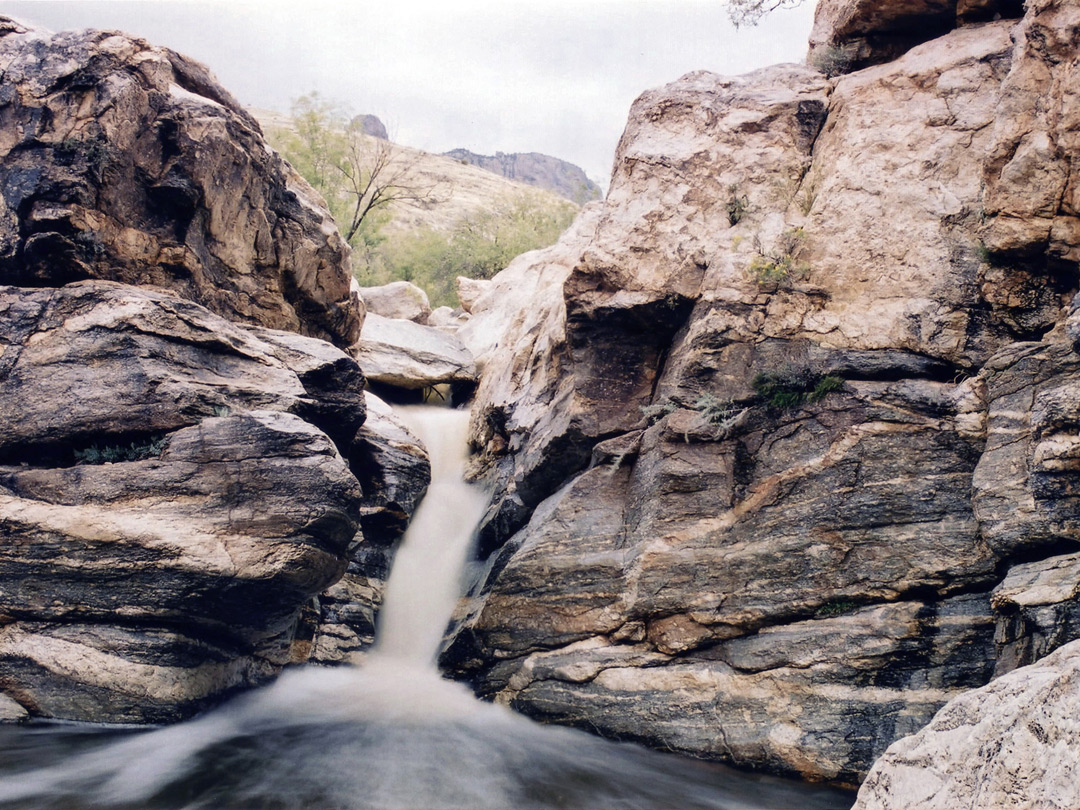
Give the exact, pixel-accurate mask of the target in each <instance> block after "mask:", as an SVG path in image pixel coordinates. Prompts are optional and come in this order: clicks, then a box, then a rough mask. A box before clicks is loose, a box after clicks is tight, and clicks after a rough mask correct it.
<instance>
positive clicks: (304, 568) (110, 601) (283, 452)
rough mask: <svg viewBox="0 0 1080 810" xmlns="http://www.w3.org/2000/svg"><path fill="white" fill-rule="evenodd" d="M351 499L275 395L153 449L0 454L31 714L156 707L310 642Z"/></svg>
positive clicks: (11, 603)
mask: <svg viewBox="0 0 1080 810" xmlns="http://www.w3.org/2000/svg"><path fill="white" fill-rule="evenodd" d="M358 499H359V487H358V486H357V484H356V479H355V478H354V477H353V476H352V475H351V474H350V473H349V471H348V468H347V467H346V466H345V463H344V461H343V460H342V459H341V456H340V455H339V454H338V453H337V451H336V449H335V448H334V445H333V444H332V443H331V442H330V440H329V439H328V438H327V437H326V436H325V435H324V434H323V433H321V432H320V431H318V430H317V429H315V428H313V427H312V426H311V425H309V424H307V423H305V422H303V421H302V420H301V419H299V418H298V417H296V416H293V415H291V414H287V413H281V412H277V411H251V412H249V413H247V414H245V415H235V416H225V417H208V418H206V419H204V420H202V421H201V422H200V423H199V424H196V425H193V426H192V427H188V428H183V429H181V430H177V431H175V432H173V433H171V434H169V436H168V437H167V439H166V440H165V444H164V449H163V450H162V451H161V456H160V457H159V458H152V457H151V458H147V459H145V460H134V461H118V462H114V463H107V464H103V465H92V464H83V465H78V466H74V467H66V468H38V467H25V468H24V467H16V468H10V467H9V468H6V469H4V470H3V472H0V514H2V515H3V517H2V518H0V534H2V535H3V536H4V538H5V540H6V542H5V544H4V548H5V553H4V554H3V557H2V559H0V591H2V592H3V593H4V594H5V598H4V604H3V611H4V614H5V616H6V619H7V621H5V622H4V626H3V628H2V629H0V638H2V641H0V658H2V659H3V660H4V662H5V675H4V678H3V679H2V682H0V685H2V687H3V689H4V691H5V692H7V693H8V694H9V695H11V696H13V697H15V698H16V699H17V700H18V701H19V702H20V703H21V704H22V705H23V706H25V707H26V708H27V709H28V710H30V711H31V713H32V714H34V715H36V716H45V717H63V718H67V719H75V720H90V721H109V722H162V721H165V720H170V719H176V718H178V717H182V716H185V715H189V714H191V713H192V712H194V711H195V710H197V709H199V708H201V707H203V706H205V705H206V703H207V702H208V700H210V699H212V698H213V697H216V696H218V695H220V694H222V693H223V692H225V691H227V690H230V689H233V688H236V687H238V686H245V685H251V684H252V683H254V682H258V681H261V680H265V679H266V678H267V677H269V676H270V675H271V674H272V673H273V672H275V671H276V670H277V669H278V668H280V667H281V666H282V665H284V664H286V663H289V662H290V661H297V660H304V659H306V657H307V655H306V650H304V649H302V648H301V649H300V650H294V649H293V642H294V636H295V635H296V633H297V623H298V621H299V619H300V615H299V614H300V608H301V607H302V606H303V605H304V604H305V603H306V602H307V601H308V600H309V599H310V598H311V597H313V596H314V595H316V594H318V593H319V592H320V591H322V590H324V589H325V588H326V587H327V586H328V585H329V584H330V583H332V582H333V581H334V580H336V579H338V578H339V577H340V576H341V574H342V573H343V571H344V568H345V554H346V551H347V549H348V547H349V545H350V543H351V542H352V541H353V538H354V536H355V535H356V532H357V528H358V518H359V515H358V514H357V512H356V502H357V501H358ZM59 561H62V562H59ZM133 625H137V626H138V627H139V628H140V629H134V627H133ZM159 668H160V670H161V674H160V676H159V675H155V674H154V673H155V672H157V670H158V669H159ZM133 694H137V695H139V696H140V699H139V700H137V701H132V700H131V695H133Z"/></svg>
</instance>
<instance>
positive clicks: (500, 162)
mask: <svg viewBox="0 0 1080 810" xmlns="http://www.w3.org/2000/svg"><path fill="white" fill-rule="evenodd" d="M444 154H445V155H446V157H449V158H453V159H454V160H458V161H460V162H462V163H468V164H471V165H473V166H479V167H480V168H481V169H486V170H487V171H489V172H494V173H495V174H500V175H502V176H503V177H506V178H508V179H510V180H516V181H518V182H519V183H525V184H526V185H529V186H536V187H538V188H546V189H547V190H548V191H554V192H555V193H556V194H558V195H560V196H562V197H565V198H566V199H568V200H570V201H571V202H575V203H577V204H578V205H584V204H585V203H587V202H589V201H590V200H598V199H600V198H601V197H602V196H603V192H602V191H601V190H600V187H599V186H598V185H596V183H594V182H593V181H592V180H590V179H589V178H588V177H587V176H586V175H585V172H584V170H583V169H581V168H580V167H578V166H575V165H574V164H573V163H567V162H566V161H565V160H559V159H558V158H554V157H551V156H550V155H542V154H540V153H539V152H513V153H511V154H506V153H505V152H496V153H495V154H494V155H478V154H476V153H475V152H470V151H469V150H468V149H451V150H450V151H449V152H445V153H444Z"/></svg>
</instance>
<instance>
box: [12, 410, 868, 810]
mask: <svg viewBox="0 0 1080 810" xmlns="http://www.w3.org/2000/svg"><path fill="white" fill-rule="evenodd" d="M405 418H406V419H407V420H408V421H409V422H410V424H411V426H412V427H413V429H414V430H415V431H416V432H417V433H419V434H420V435H421V438H422V439H423V440H424V441H425V443H426V444H427V446H428V448H429V450H430V452H431V455H432V468H433V482H432V484H431V487H430V488H429V490H428V494H427V496H426V498H425V500H424V502H423V504H422V505H421V507H420V509H419V510H418V511H417V513H416V515H415V517H414V520H413V524H412V527H411V528H410V529H409V531H408V533H407V535H406V537H405V539H404V541H403V543H402V546H401V548H400V549H399V551H398V554H397V557H396V559H395V563H394V569H393V573H392V574H391V576H390V579H389V582H388V585H387V589H386V597H385V603H384V607H383V609H382V614H381V617H380V624H379V631H378V642H377V644H376V647H375V649H374V651H373V653H372V655H370V656H369V658H368V659H367V660H366V661H365V662H364V663H363V665H362V666H361V667H340V668H321V667H308V668H303V669H298V670H292V671H289V672H286V673H285V674H283V675H282V676H281V677H280V678H279V679H278V680H277V681H276V682H274V683H273V684H272V685H270V686H269V687H266V688H264V689H260V690H256V691H254V692H251V693H248V694H247V695H244V696H242V697H240V698H239V699H237V700H234V701H232V702H231V703H229V704H226V705H225V706H222V707H221V708H219V709H216V710H214V711H212V712H210V713H208V714H206V715H204V716H203V717H201V718H199V719H196V720H194V721H191V722H188V723H182V724H179V725H176V726H171V727H168V728H164V729H160V730H156V731H150V732H145V731H140V732H131V731H128V732H121V733H117V732H115V731H114V732H111V733H110V732H107V731H106V730H104V729H101V728H93V727H86V726H70V725H69V726H56V725H48V724H41V725H38V726H36V727H31V728H29V729H21V728H15V727H11V726H7V727H3V726H0V807H2V808H11V809H12V810H14V809H15V808H18V810H46V809H53V810H56V809H58V808H64V810H76V809H77V808H87V809H89V808H114V809H116V810H119V809H120V808H123V809H124V810H135V809H136V808H138V809H139V810H147V808H162V809H165V808H169V809H176V810H181V809H182V810H226V809H228V808H236V809H239V808H256V807H257V808H274V810H292V808H297V809H299V808H310V809H311V810H335V809H339V810H362V809H363V810H393V809H395V808H401V809H402V810H405V809H406V808H408V809H409V810H425V808H428V809H429V810H434V809H435V808H462V809H465V808H468V809H469V810H484V809H485V808H487V809H489V810H507V809H508V808H522V809H524V808H538V809H539V808H581V810H588V808H601V809H603V810H607V808H727V809H728V810H735V809H736V808H746V810H752V809H756V810H765V809H767V808H774V809H775V810H796V808H800V809H802V810H812V808H846V807H849V806H850V804H851V799H850V797H847V796H845V795H842V794H836V793H833V792H831V791H827V790H817V789H811V788H807V787H805V786H801V785H797V784H792V783H786V782H781V781H779V780H771V779H768V778H764V777H755V776H750V775H745V774H738V773H736V772H733V771H730V770H727V769H721V768H718V767H712V766H704V765H699V764H697V763H693V762H689V761H685V760H680V759H677V758H674V757H668V756H664V755H660V754H656V753H653V752H650V751H647V750H645V749H642V748H639V747H637V746H632V745H623V744H616V743H610V742H606V741H604V740H601V739H599V738H597V737H593V736H591V735H588V734H585V733H583V732H579V731H574V730H572V729H566V728H556V727H548V726H541V725H538V724H536V723H533V722H531V721H529V720H526V719H525V718H523V717H520V716H518V715H515V714H514V713H512V712H510V711H509V710H507V709H504V708H502V707H499V706H494V705H491V704H486V703H481V702H480V701H478V700H476V699H475V698H474V697H473V696H472V694H471V692H470V691H469V690H468V689H467V688H465V687H464V686H462V685H460V684H456V683H453V682H450V681H446V680H443V679H442V678H440V677H439V674H438V672H437V670H436V669H435V666H434V662H435V657H436V655H437V652H438V649H439V645H440V643H441V640H442V635H443V631H444V629H445V627H446V625H447V622H448V620H449V618H450V615H451V612H452V610H453V606H454V603H455V600H456V598H457V596H458V590H457V589H458V587H459V583H460V579H461V569H462V566H463V564H464V562H465V559H466V556H467V554H468V551H469V543H470V539H471V535H472V533H473V529H474V527H475V525H476V522H477V521H478V520H479V518H480V516H481V513H482V510H483V508H484V505H485V499H484V496H483V494H482V493H480V492H478V491H476V490H475V489H473V488H471V487H468V486H466V485H464V484H463V483H462V482H461V472H462V468H463V465H464V462H465V457H464V446H465V445H464V431H465V420H466V419H467V415H466V414H464V413H460V412H453V411H448V410H441V409H422V410H421V409H409V410H408V412H407V413H405ZM117 737H120V739H116V738H117Z"/></svg>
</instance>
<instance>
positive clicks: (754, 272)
mask: <svg viewBox="0 0 1080 810" xmlns="http://www.w3.org/2000/svg"><path fill="white" fill-rule="evenodd" d="M805 242H806V231H805V230H804V229H803V228H788V229H787V230H786V231H784V232H783V233H782V234H780V237H779V238H778V239H777V240H776V245H775V246H774V247H773V249H772V250H766V249H765V248H764V246H763V245H762V242H761V238H760V237H754V250H755V251H757V255H756V256H754V258H753V259H752V260H751V261H750V267H749V268H748V270H749V273H750V276H751V278H753V279H754V281H756V282H757V283H758V284H776V285H782V284H786V283H788V282H790V281H793V280H797V279H803V278H806V276H807V275H809V273H810V265H809V264H808V263H807V262H804V261H801V260H800V259H799V257H798V254H799V253H800V252H801V251H802V247H803V244H804V243H805Z"/></svg>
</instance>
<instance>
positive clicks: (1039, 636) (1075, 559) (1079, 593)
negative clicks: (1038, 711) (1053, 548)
mask: <svg viewBox="0 0 1080 810" xmlns="http://www.w3.org/2000/svg"><path fill="white" fill-rule="evenodd" d="M991 599H992V602H993V605H994V611H995V612H996V613H997V614H998V628H997V635H996V638H995V641H996V643H997V645H998V651H997V666H996V670H995V674H997V675H1000V674H1003V673H1005V672H1010V671H1012V670H1013V669H1016V668H1017V667H1019V666H1025V665H1027V664H1031V663H1033V662H1034V661H1038V660H1039V659H1040V658H1042V657H1043V656H1045V655H1048V654H1049V653H1051V652H1053V651H1054V650H1056V649H1057V648H1058V647H1060V646H1061V645H1062V644H1065V643H1066V642H1069V641H1071V640H1073V639H1076V638H1080V554H1063V555H1061V556H1058V557H1050V558H1049V559H1046V560H1039V561H1038V562H1033V563H1025V564H1023V565H1017V566H1014V567H1013V568H1011V569H1010V570H1009V573H1008V575H1007V576H1006V577H1005V579H1004V580H1002V582H1001V584H1000V585H998V586H997V587H996V588H995V589H994V592H993V594H992V595H991Z"/></svg>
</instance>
